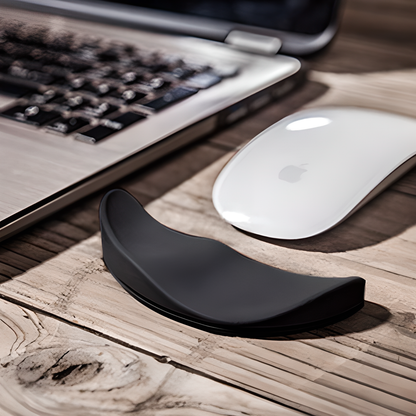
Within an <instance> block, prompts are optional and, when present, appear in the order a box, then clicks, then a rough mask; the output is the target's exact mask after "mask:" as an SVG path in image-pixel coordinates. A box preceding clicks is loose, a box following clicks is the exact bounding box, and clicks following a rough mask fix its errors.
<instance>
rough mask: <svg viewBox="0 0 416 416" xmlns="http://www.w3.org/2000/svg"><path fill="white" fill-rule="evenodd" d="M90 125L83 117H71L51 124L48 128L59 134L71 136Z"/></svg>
mask: <svg viewBox="0 0 416 416" xmlns="http://www.w3.org/2000/svg"><path fill="white" fill-rule="evenodd" d="M88 123H89V121H88V120H86V119H85V118H82V117H71V118H63V117H61V118H59V119H58V120H56V121H54V122H53V123H52V124H50V125H49V126H48V127H47V128H48V129H49V130H53V131H55V132H57V133H62V134H69V133H72V132H74V131H76V130H79V129H80V128H81V127H84V126H86V125H87V124H88Z"/></svg>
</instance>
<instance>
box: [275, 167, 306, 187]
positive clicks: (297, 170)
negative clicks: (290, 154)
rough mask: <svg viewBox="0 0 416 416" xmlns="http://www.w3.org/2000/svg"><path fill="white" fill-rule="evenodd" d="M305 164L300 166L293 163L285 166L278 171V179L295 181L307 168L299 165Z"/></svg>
mask: <svg viewBox="0 0 416 416" xmlns="http://www.w3.org/2000/svg"><path fill="white" fill-rule="evenodd" d="M306 165H307V163H305V164H303V165H300V166H294V165H289V166H286V167H285V168H283V169H282V170H281V171H280V172H279V179H281V180H282V181H286V182H290V183H295V182H298V181H300V179H301V176H302V174H303V173H304V172H306V171H307V169H303V168H302V167H301V166H306Z"/></svg>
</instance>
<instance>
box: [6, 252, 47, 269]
mask: <svg viewBox="0 0 416 416" xmlns="http://www.w3.org/2000/svg"><path fill="white" fill-rule="evenodd" d="M0 262H2V263H5V264H8V265H9V266H13V267H15V268H17V269H19V270H27V269H30V268H31V267H35V266H37V265H38V264H39V262H38V261H36V260H32V259H30V258H28V257H25V256H22V255H21V254H18V253H15V252H14V251H10V250H7V249H5V248H4V247H0Z"/></svg>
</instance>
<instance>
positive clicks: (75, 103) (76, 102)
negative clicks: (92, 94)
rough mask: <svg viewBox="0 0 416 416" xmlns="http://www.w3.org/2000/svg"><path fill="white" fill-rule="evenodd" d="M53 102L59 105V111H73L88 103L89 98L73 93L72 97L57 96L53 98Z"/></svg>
mask: <svg viewBox="0 0 416 416" xmlns="http://www.w3.org/2000/svg"><path fill="white" fill-rule="evenodd" d="M53 104H57V105H58V106H59V111H74V110H77V109H78V108H81V107H82V106H86V105H89V104H90V100H88V99H86V98H85V97H83V96H82V95H74V96H72V97H62V96H61V97H58V98H57V99H56V100H53Z"/></svg>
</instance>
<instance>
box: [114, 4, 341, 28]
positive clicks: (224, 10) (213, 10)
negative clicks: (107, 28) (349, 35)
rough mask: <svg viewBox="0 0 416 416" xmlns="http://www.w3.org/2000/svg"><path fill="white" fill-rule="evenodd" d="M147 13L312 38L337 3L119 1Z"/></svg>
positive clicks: (328, 19) (326, 24)
mask: <svg viewBox="0 0 416 416" xmlns="http://www.w3.org/2000/svg"><path fill="white" fill-rule="evenodd" d="M112 3H124V4H130V5H135V6H140V7H146V8H149V9H158V10H164V11H170V12H176V13H181V14H189V15H194V16H202V17H208V18H214V19H220V20H224V21H228V22H235V23H238V24H243V25H249V26H257V27H263V28H267V29H273V30H279V31H285V32H296V33H304V34H308V35H315V34H318V33H321V32H323V31H324V30H325V29H326V28H327V26H328V25H329V23H330V20H331V16H332V14H333V9H334V6H335V4H336V3H337V1H336V0H200V1H195V0H194V1H189V0H175V1H171V0H121V1H117V2H112Z"/></svg>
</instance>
